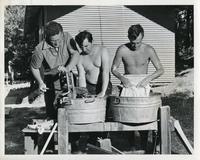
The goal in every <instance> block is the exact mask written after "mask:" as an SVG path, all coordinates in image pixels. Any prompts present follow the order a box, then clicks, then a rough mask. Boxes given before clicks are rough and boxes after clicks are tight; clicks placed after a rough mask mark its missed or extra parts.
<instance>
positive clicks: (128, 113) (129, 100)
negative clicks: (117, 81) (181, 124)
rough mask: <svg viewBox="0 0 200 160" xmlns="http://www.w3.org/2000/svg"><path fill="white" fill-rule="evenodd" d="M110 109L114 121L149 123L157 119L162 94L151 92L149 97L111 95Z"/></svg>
mask: <svg viewBox="0 0 200 160" xmlns="http://www.w3.org/2000/svg"><path fill="white" fill-rule="evenodd" d="M109 102H110V110H111V113H112V118H113V121H117V122H125V123H147V122H153V121H156V120H157V113H158V108H159V107H160V106H161V95H160V94H158V93H154V94H150V96H149V97H118V96H110V97H109Z"/></svg>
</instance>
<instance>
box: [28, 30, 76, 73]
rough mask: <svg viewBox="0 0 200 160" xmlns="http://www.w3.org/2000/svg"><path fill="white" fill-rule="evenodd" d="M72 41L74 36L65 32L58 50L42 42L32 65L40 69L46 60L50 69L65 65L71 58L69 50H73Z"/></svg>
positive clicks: (32, 60) (37, 47)
mask: <svg viewBox="0 0 200 160" xmlns="http://www.w3.org/2000/svg"><path fill="white" fill-rule="evenodd" d="M71 41H73V39H72V36H71V35H70V34H69V33H68V32H65V33H64V34H63V40H62V41H61V44H60V46H59V47H58V49H57V50H56V49H55V48H54V47H52V46H51V45H49V44H48V43H47V42H46V41H45V40H44V41H42V42H40V43H39V44H38V45H37V46H36V47H35V50H34V53H33V55H32V59H31V64H30V65H31V66H32V67H33V68H35V69H39V68H40V67H41V65H42V63H43V61H44V60H45V61H46V62H47V64H48V66H49V68H50V69H53V68H55V67H57V66H60V65H65V64H66V62H67V61H68V59H69V57H70V52H69V50H70V49H72V48H73V46H72V45H71Z"/></svg>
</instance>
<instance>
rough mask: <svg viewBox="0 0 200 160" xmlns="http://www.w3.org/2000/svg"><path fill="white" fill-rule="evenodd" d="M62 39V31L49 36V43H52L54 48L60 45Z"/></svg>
mask: <svg viewBox="0 0 200 160" xmlns="http://www.w3.org/2000/svg"><path fill="white" fill-rule="evenodd" d="M61 41H62V32H59V33H58V34H56V35H54V36H51V37H49V43H50V45H52V46H53V47H54V48H56V47H59V46H60V43H61Z"/></svg>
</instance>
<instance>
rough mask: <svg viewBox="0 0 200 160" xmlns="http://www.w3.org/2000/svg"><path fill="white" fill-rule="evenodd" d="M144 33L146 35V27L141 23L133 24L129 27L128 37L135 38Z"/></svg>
mask: <svg viewBox="0 0 200 160" xmlns="http://www.w3.org/2000/svg"><path fill="white" fill-rule="evenodd" d="M140 33H141V34H142V37H144V29H143V28H142V26H141V25H140V24H136V25H132V26H130V27H129V29H128V38H129V39H130V40H135V39H136V38H137V37H138V36H139V34H140Z"/></svg>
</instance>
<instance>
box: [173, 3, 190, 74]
mask: <svg viewBox="0 0 200 160" xmlns="http://www.w3.org/2000/svg"><path fill="white" fill-rule="evenodd" d="M193 29H194V28H193V8H192V7H190V6H188V7H184V8H178V9H177V14H176V71H177V72H179V71H181V70H184V69H186V68H190V67H193V65H194V64H193V63H194V62H193V61H194V52H193V49H194V43H193V41H194V35H193V33H194V32H193Z"/></svg>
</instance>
